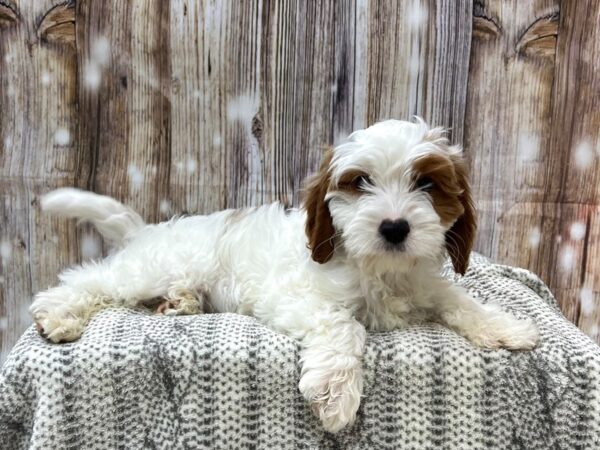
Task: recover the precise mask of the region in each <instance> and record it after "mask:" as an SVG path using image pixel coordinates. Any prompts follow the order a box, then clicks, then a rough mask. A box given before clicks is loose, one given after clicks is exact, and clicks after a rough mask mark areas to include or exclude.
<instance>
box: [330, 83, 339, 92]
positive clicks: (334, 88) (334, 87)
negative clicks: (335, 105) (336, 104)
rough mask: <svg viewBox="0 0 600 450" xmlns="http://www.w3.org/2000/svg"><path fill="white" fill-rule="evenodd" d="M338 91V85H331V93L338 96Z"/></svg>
mask: <svg viewBox="0 0 600 450" xmlns="http://www.w3.org/2000/svg"><path fill="white" fill-rule="evenodd" d="M337 91H338V85H337V83H333V84H332V85H331V93H332V94H334V95H335V94H337Z"/></svg>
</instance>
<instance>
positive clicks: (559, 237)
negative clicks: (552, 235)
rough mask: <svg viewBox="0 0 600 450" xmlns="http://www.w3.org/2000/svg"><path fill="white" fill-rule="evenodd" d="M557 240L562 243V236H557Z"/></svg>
mask: <svg viewBox="0 0 600 450" xmlns="http://www.w3.org/2000/svg"><path fill="white" fill-rule="evenodd" d="M556 242H557V243H558V244H560V243H561V242H562V236H556Z"/></svg>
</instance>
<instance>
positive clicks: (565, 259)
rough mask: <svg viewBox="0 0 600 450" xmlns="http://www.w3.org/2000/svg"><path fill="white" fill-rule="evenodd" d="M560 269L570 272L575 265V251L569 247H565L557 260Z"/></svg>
mask: <svg viewBox="0 0 600 450" xmlns="http://www.w3.org/2000/svg"><path fill="white" fill-rule="evenodd" d="M558 262H559V264H560V268H561V269H563V270H570V269H572V268H573V265H574V263H575V249H574V248H573V247H571V246H570V245H565V246H564V247H563V249H562V250H561V252H560V255H559V260H558Z"/></svg>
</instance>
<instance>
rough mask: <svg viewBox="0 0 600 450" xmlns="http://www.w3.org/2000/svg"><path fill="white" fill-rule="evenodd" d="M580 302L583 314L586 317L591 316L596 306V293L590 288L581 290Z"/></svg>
mask: <svg viewBox="0 0 600 450" xmlns="http://www.w3.org/2000/svg"><path fill="white" fill-rule="evenodd" d="M579 301H580V305H581V313H582V314H583V315H584V316H589V315H590V314H592V313H593V312H594V309H595V308H596V305H595V304H594V293H593V292H592V290H591V289H590V288H587V287H584V288H581V291H580V292H579Z"/></svg>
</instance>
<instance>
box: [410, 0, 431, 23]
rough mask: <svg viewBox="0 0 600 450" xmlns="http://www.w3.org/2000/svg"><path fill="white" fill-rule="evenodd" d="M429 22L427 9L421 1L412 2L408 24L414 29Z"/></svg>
mask: <svg viewBox="0 0 600 450" xmlns="http://www.w3.org/2000/svg"><path fill="white" fill-rule="evenodd" d="M426 20H427V9H426V8H425V6H424V5H422V4H421V2H420V1H419V0H415V1H413V2H412V5H411V6H410V10H409V12H408V23H409V24H411V25H412V26H413V27H419V26H421V25H423V24H424V23H425V21H426Z"/></svg>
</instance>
